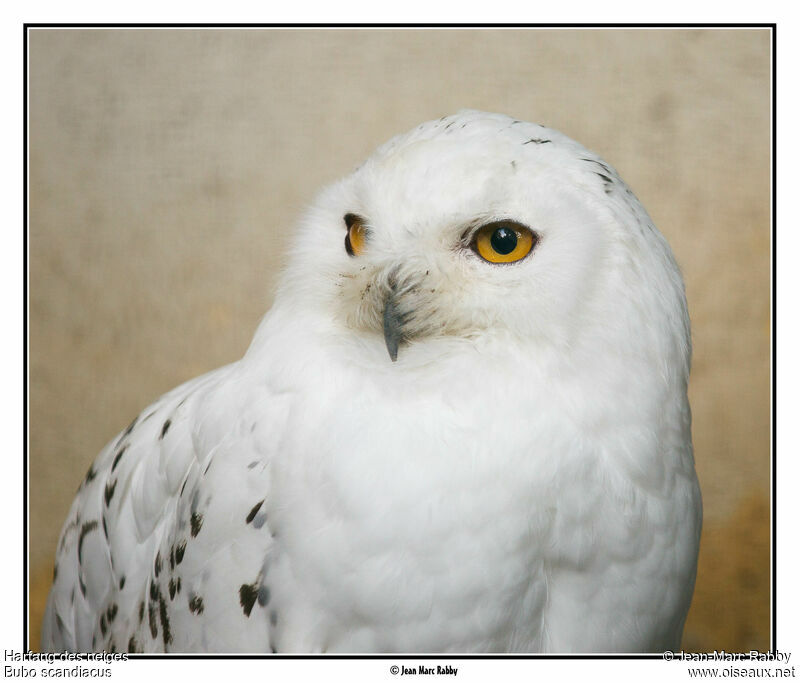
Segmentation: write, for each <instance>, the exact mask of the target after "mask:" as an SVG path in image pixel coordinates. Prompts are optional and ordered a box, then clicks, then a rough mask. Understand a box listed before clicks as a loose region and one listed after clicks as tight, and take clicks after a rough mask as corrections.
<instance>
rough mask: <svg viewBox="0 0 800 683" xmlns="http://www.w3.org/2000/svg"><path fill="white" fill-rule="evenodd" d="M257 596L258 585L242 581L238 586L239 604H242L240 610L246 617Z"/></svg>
mask: <svg viewBox="0 0 800 683" xmlns="http://www.w3.org/2000/svg"><path fill="white" fill-rule="evenodd" d="M257 597H258V586H256V584H254V583H243V584H242V585H241V586H240V587H239V604H240V605H241V606H242V611H243V612H244V615H245V616H246V617H249V616H250V612H251V611H252V610H253V605H254V604H255V602H256V598H257Z"/></svg>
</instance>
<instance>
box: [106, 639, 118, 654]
mask: <svg viewBox="0 0 800 683" xmlns="http://www.w3.org/2000/svg"><path fill="white" fill-rule="evenodd" d="M108 651H109V652H116V651H117V645H116V643H115V642H114V641H113V640H112V641H111V642H110V643H109V645H108Z"/></svg>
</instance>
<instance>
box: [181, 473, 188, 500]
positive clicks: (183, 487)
mask: <svg viewBox="0 0 800 683" xmlns="http://www.w3.org/2000/svg"><path fill="white" fill-rule="evenodd" d="M187 481H189V477H186V479H184V480H183V484H182V485H181V492H180V495H181V496H183V490H184V489H185V488H186V482H187Z"/></svg>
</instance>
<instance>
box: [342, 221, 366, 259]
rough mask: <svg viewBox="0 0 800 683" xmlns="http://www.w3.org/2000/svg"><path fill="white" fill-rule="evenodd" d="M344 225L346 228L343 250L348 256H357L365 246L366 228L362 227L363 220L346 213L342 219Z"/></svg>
mask: <svg viewBox="0 0 800 683" xmlns="http://www.w3.org/2000/svg"><path fill="white" fill-rule="evenodd" d="M344 223H345V225H346V226H347V235H345V238H344V248H345V249H346V250H347V253H348V254H350V256H359V255H361V253H362V252H363V251H364V248H365V247H366V245H367V228H366V227H364V219H363V218H361V216H356V215H355V214H354V213H348V214H346V215H345V217H344Z"/></svg>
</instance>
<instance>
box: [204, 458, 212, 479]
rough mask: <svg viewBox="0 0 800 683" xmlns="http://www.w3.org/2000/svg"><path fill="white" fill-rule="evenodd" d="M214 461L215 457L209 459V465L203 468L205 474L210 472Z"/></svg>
mask: <svg viewBox="0 0 800 683" xmlns="http://www.w3.org/2000/svg"><path fill="white" fill-rule="evenodd" d="M212 462H214V458H211V460H209V461H208V465H206V468H205V469H204V470H203V474H204V475H206V474H208V470H209V468H210V467H211V463H212Z"/></svg>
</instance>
